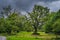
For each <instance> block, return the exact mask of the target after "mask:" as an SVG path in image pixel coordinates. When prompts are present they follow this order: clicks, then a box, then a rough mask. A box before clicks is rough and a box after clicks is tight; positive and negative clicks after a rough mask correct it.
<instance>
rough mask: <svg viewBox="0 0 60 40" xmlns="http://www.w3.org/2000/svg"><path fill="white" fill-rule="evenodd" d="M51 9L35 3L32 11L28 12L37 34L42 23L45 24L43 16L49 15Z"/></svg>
mask: <svg viewBox="0 0 60 40" xmlns="http://www.w3.org/2000/svg"><path fill="white" fill-rule="evenodd" d="M48 12H49V9H48V8H47V7H43V6H39V5H35V6H34V8H33V11H32V13H28V14H29V16H30V21H31V24H32V26H33V27H34V34H37V29H38V27H39V26H40V25H43V24H44V20H42V19H43V18H45V17H46V16H47V15H48Z"/></svg>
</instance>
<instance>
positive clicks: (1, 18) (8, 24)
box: [0, 5, 60, 34]
mask: <svg viewBox="0 0 60 40" xmlns="http://www.w3.org/2000/svg"><path fill="white" fill-rule="evenodd" d="M27 14H28V15H27V16H26V15H22V14H21V13H19V12H16V11H13V12H12V8H11V6H10V5H9V6H7V7H4V8H2V11H1V12H0V33H7V34H16V33H18V32H20V31H27V32H31V31H33V33H34V34H37V33H38V31H43V32H45V33H54V34H60V10H59V11H57V12H50V10H49V9H48V8H47V7H43V6H39V5H35V6H34V8H33V11H32V12H31V13H29V12H27Z"/></svg>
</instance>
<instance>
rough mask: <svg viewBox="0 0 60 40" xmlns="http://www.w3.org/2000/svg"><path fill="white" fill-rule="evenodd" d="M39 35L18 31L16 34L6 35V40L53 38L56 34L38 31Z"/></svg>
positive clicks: (45, 39) (47, 39) (44, 39)
mask: <svg viewBox="0 0 60 40" xmlns="http://www.w3.org/2000/svg"><path fill="white" fill-rule="evenodd" d="M39 33H40V35H38V36H37V35H32V32H20V33H18V34H17V35H13V36H7V40H54V39H53V38H55V37H56V36H55V35H53V34H46V33H44V32H39Z"/></svg>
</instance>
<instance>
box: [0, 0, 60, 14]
mask: <svg viewBox="0 0 60 40" xmlns="http://www.w3.org/2000/svg"><path fill="white" fill-rule="evenodd" d="M35 4H37V5H42V6H46V7H48V8H50V11H57V10H59V9H60V0H0V10H1V9H2V8H3V7H5V6H8V5H11V7H12V8H13V9H17V10H19V11H21V12H22V13H23V12H25V11H28V12H31V11H32V10H33V7H34V5H35Z"/></svg>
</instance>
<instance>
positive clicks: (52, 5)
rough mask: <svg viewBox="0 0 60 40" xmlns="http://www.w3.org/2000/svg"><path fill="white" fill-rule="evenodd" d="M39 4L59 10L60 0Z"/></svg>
mask: <svg viewBox="0 0 60 40" xmlns="http://www.w3.org/2000/svg"><path fill="white" fill-rule="evenodd" d="M37 4H38V5H42V6H46V7H48V8H50V10H51V11H57V10H59V9H60V1H53V2H39V3H37Z"/></svg>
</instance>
